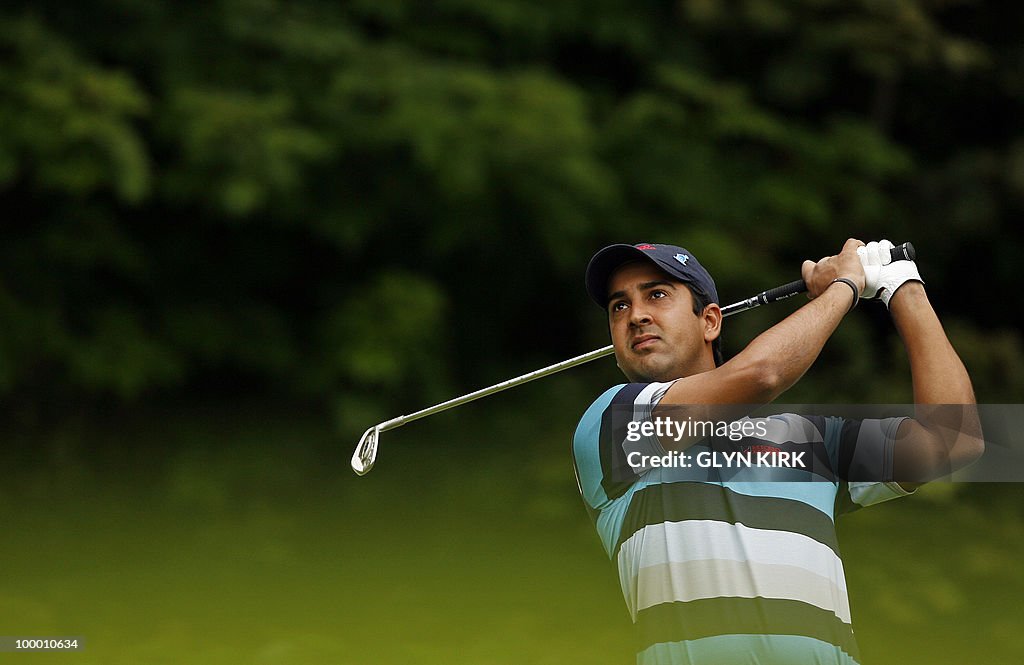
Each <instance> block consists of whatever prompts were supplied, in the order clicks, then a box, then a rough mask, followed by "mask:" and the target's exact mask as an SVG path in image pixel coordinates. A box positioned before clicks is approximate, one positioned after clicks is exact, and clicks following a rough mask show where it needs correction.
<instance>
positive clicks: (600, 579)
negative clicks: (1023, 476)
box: [0, 405, 1024, 665]
mask: <svg viewBox="0 0 1024 665" xmlns="http://www.w3.org/2000/svg"><path fill="white" fill-rule="evenodd" d="M489 408H490V410H488V408H483V407H481V408H479V409H477V411H476V412H475V414H470V415H472V417H474V418H477V419H478V420H473V421H467V420H466V418H467V417H470V416H469V415H464V416H461V417H459V416H452V417H439V418H437V419H436V422H433V423H430V422H427V421H424V422H423V423H422V424H420V423H418V424H417V425H415V426H411V427H409V428H407V429H406V430H402V431H400V432H392V433H388V434H387V435H386V437H387V438H386V439H385V441H384V444H383V446H382V449H381V455H380V459H379V460H378V468H377V469H375V470H374V472H373V473H372V474H370V475H368V476H366V477H364V478H357V477H355V476H354V475H352V474H351V472H350V471H349V469H348V467H347V460H348V456H349V455H350V454H351V449H352V446H353V445H354V442H355V441H354V439H353V440H351V441H349V440H347V439H342V440H338V438H337V437H335V436H333V435H332V434H331V433H330V432H329V431H328V430H327V429H326V428H325V427H324V425H323V423H322V422H320V421H318V420H316V419H314V418H304V417H300V416H288V415H277V416H268V415H267V414H266V412H251V411H236V412H232V413H230V415H226V414H225V413H219V412H217V411H215V410H214V411H206V412H202V413H195V412H193V413H184V412H183V413H178V414H171V415H170V416H167V417H162V418H161V419H160V420H159V424H157V421H156V420H154V418H153V415H152V414H149V415H148V416H146V417H144V418H142V417H140V419H139V421H138V422H136V423H118V424H117V425H116V426H111V425H106V426H96V427H93V428H89V429H88V430H85V431H81V432H79V433H78V434H77V435H75V436H74V437H71V439H68V438H67V437H68V435H67V434H66V433H65V434H63V435H62V436H63V437H64V438H63V439H62V441H64V442H65V443H64V444H61V445H64V446H65V447H66V448H67V449H68V450H69V451H70V452H67V451H65V453H64V454H61V455H55V454H54V452H53V450H54V445H55V444H54V443H53V440H51V439H47V440H41V441H40V442H39V444H38V449H39V450H40V455H41V456H42V458H43V459H50V461H49V462H47V463H45V464H39V463H36V464H28V463H24V461H23V462H22V468H21V469H20V470H19V469H17V468H14V465H16V462H15V460H14V459H13V458H11V459H9V460H8V461H7V463H5V465H4V474H3V478H4V485H3V489H2V490H0V519H2V523H3V524H4V527H5V539H4V540H5V543H4V547H3V548H2V549H0V570H3V577H2V580H3V581H2V583H0V627H2V628H0V634H4V635H30V634H46V635H80V636H83V637H84V638H85V640H86V645H87V646H86V650H85V651H84V652H82V653H77V654H57V655H39V654H35V655H31V656H29V655H21V656H13V655H6V654H5V657H4V660H5V661H6V660H15V659H21V660H18V662H21V661H22V660H24V661H25V662H54V663H65V662H71V663H76V664H77V665H86V664H97V665H98V664H104V665H106V664H121V663H124V664H129V663H132V664H135V663H155V664H159V663H198V664H202V663H211V664H212V663H254V664H259V665H262V664H268V665H269V664H275V665H276V664H281V665H284V664H290V663H294V664H299V663H311V664H312V663H341V664H348V663H352V664H360V665H363V664H380V665H387V664H391V663H395V664H398V663H401V664H403V665H405V664H409V663H424V664H432V663H472V664H474V665H477V664H479V665H489V664H494V665H498V664H512V663H516V664H518V663H540V664H543V663H551V664H555V663H559V664H561V663H628V662H632V659H633V656H632V644H631V634H630V631H629V625H628V617H627V614H626V611H625V606H624V604H623V602H622V599H621V597H620V595H619V591H618V583H617V580H616V577H615V572H614V569H613V567H612V565H611V564H610V563H609V562H608V561H607V559H606V558H605V557H604V555H603V553H602V551H601V548H600V546H599V544H598V540H597V536H596V534H595V533H594V532H593V529H592V528H591V526H590V524H589V521H588V519H587V517H586V515H585V513H584V511H583V509H582V505H581V504H580V503H579V500H578V498H577V496H576V488H575V482H574V480H573V478H572V471H571V465H570V462H569V459H568V457H567V456H568V438H567V437H568V433H569V432H570V431H571V428H572V423H569V424H568V425H566V424H565V422H563V421H561V420H560V419H559V418H554V419H553V420H552V421H551V422H548V424H547V426H546V428H545V431H535V430H527V429H526V427H525V425H523V424H521V423H518V421H517V419H516V417H515V412H514V411H511V412H510V411H501V412H499V411H497V410H496V409H497V406H496V405H492V406H490V407H489ZM485 422H486V423H492V424H494V425H495V427H494V429H493V430H490V435H489V436H488V437H481V438H480V439H478V440H472V441H467V440H466V437H461V438H460V439H459V440H458V441H452V440H450V437H451V436H452V432H453V431H476V432H481V433H482V432H484V430H483V429H481V428H480V426H481V424H482V423H485ZM76 437H77V438H76ZM69 441H70V442H69ZM516 442H518V443H516ZM58 448H60V446H58ZM54 458H59V459H62V460H63V461H62V462H60V463H57V462H55V461H53V459H54ZM958 491H959V492H961V494H957V493H956V492H958ZM971 491H978V492H981V491H984V492H985V493H987V495H988V497H989V500H990V501H991V503H990V504H987V503H985V502H984V501H981V500H978V499H977V498H976V497H975V498H973V499H972V498H971V497H970V496H968V497H966V498H965V497H964V496H963V494H962V493H963V492H968V493H970V492H971ZM923 494H924V495H923V496H920V497H915V498H913V499H909V500H907V499H904V500H901V501H899V502H894V503H892V504H888V505H883V506H878V507H875V508H872V509H868V510H863V511H860V512H859V513H857V514H855V515H852V516H850V517H847V518H846V519H845V524H843V527H842V530H841V533H840V536H841V544H842V548H843V551H844V554H845V557H846V562H847V574H848V578H849V584H850V588H851V596H852V602H853V611H854V625H855V628H856V630H857V634H858V639H859V641H860V644H861V648H862V651H863V653H864V656H865V662H866V663H867V664H868V665H886V664H889V663H892V664H896V663H899V664H901V665H907V664H913V663H929V664H934V663H963V662H985V663H1008V664H1009V663H1017V662H1019V655H1020V654H1021V653H1024V638H1022V633H1024V630H1021V629H1022V628H1024V621H1022V618H1024V617H1022V611H1021V610H1020V609H1019V602H1018V599H1019V597H1020V596H1021V592H1022V591H1024V579H1022V572H1021V566H1020V564H1019V552H1021V551H1022V549H1024V547H1022V546H1024V526H1022V521H1021V510H1022V509H1021V505H1022V500H1021V492H1020V491H1019V489H1018V487H1017V486H1011V485H1006V486H1001V487H994V488H993V487H989V488H977V489H976V488H969V487H968V488H962V489H958V488H954V487H951V486H945V487H942V486H936V487H935V488H926V491H924V492H923Z"/></svg>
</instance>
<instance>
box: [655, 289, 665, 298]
mask: <svg viewBox="0 0 1024 665" xmlns="http://www.w3.org/2000/svg"><path fill="white" fill-rule="evenodd" d="M667 295H668V293H666V292H665V291H661V290H658V291H651V297H652V298H662V297H664V296H667Z"/></svg>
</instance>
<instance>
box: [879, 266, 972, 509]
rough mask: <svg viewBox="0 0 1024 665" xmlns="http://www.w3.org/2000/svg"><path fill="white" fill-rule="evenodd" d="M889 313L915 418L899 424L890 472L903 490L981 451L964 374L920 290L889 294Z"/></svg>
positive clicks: (907, 287)
mask: <svg viewBox="0 0 1024 665" xmlns="http://www.w3.org/2000/svg"><path fill="white" fill-rule="evenodd" d="M889 312H890V314H891V315H892V319H893V323H894V324H895V326H896V330H897V331H898V332H899V334H900V337H901V338H903V344H904V345H905V346H906V349H907V355H908V356H909V358H910V374H911V377H912V380H913V384H914V404H916V405H917V406H916V409H915V416H914V418H913V419H908V420H905V421H904V422H903V424H902V425H900V429H899V432H898V434H897V442H896V448H895V453H894V455H895V459H894V472H895V476H896V479H897V480H901V479H913V480H914V481H921V482H900V485H901V486H902V487H903V488H904V489H908V490H909V489H913V488H915V487H918V486H919V485H921V484H922V483H923V482H924V481H927V480H932V479H934V478H937V477H940V476H943V475H946V474H948V473H950V472H952V471H955V470H956V469H959V468H961V467H964V466H966V465H968V464H970V463H971V462H973V461H975V460H976V459H978V458H979V457H981V454H982V453H983V452H984V450H985V442H984V440H983V439H982V435H981V424H980V422H979V420H978V411H977V408H976V405H975V399H974V390H973V389H972V388H971V379H970V377H969V376H968V375H967V369H966V368H965V367H964V364H963V363H962V362H961V361H960V357H959V356H958V355H957V353H956V351H955V350H954V349H953V345H952V344H950V342H949V339H948V338H947V337H946V333H945V331H943V329H942V324H941V323H940V322H939V317H938V316H937V315H936V314H935V310H934V309H932V306H931V303H929V302H928V296H927V295H926V294H925V290H924V285H923V284H921V283H920V282H907V283H906V284H904V285H903V286H901V287H900V288H899V290H898V291H896V293H894V294H893V296H892V298H891V300H890V301H889Z"/></svg>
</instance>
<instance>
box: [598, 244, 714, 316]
mask: <svg viewBox="0 0 1024 665" xmlns="http://www.w3.org/2000/svg"><path fill="white" fill-rule="evenodd" d="M630 261H650V262H651V263H653V264H654V265H655V266H656V267H658V268H660V269H661V270H663V271H665V272H666V273H668V274H669V275H671V276H672V277H675V278H676V279H678V280H679V281H681V282H684V283H686V284H689V285H690V287H691V288H693V289H694V290H695V291H696V292H698V293H700V294H701V295H702V296H704V298H705V299H706V300H707V301H708V302H709V303H712V302H713V303H718V289H716V288H715V280H713V279H711V275H710V274H709V273H708V271H707V270H705V269H704V266H702V265H701V264H700V263H698V262H697V259H696V258H695V257H694V256H693V254H691V253H690V252H689V251H687V250H685V249H683V248H682V247H676V246H675V245H657V244H654V243H649V242H642V243H640V244H638V245H609V246H607V247H605V248H604V249H602V250H601V251H599V252H598V253H597V254H594V257H593V258H592V259H590V264H589V265H588V266H587V276H586V282H587V293H589V294H590V297H591V298H593V300H594V302H596V303H597V304H598V305H600V306H601V307H606V306H607V305H608V280H609V278H611V276H612V273H613V272H615V271H616V270H618V268H619V267H620V266H621V265H623V264H624V263H629V262H630Z"/></svg>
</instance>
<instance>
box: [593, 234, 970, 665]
mask: <svg viewBox="0 0 1024 665" xmlns="http://www.w3.org/2000/svg"><path fill="white" fill-rule="evenodd" d="M891 247H892V244H891V243H889V242H888V241H881V242H877V243H875V242H873V243H870V244H868V245H864V243H862V242H860V241H858V240H854V239H850V240H848V241H847V242H846V243H845V245H844V246H843V248H842V251H841V252H840V253H839V254H837V255H836V256H830V257H827V258H824V259H822V260H820V261H817V262H813V261H805V262H804V264H803V267H802V276H803V278H804V280H805V282H806V283H807V288H808V295H809V297H810V298H811V300H810V301H809V302H808V303H807V304H805V305H804V306H802V307H801V308H800V309H798V310H797V311H795V312H794V313H793V314H791V315H790V316H789V317H787V318H786V319H785V320H783V321H782V322H781V323H779V324H777V325H775V326H774V327H772V328H770V329H769V330H767V331H765V332H764V333H762V334H761V335H760V336H758V337H757V338H756V339H754V340H753V341H752V342H751V343H750V344H749V345H748V346H747V347H746V348H745V349H743V350H742V351H741V352H739V353H738V354H736V355H735V356H734V357H733V358H731V359H730V360H729V361H728V362H723V358H722V354H721V349H720V336H721V332H722V312H721V309H720V307H719V298H718V293H717V290H716V288H715V283H714V281H713V280H712V278H711V275H710V274H708V272H707V271H706V270H705V269H704V268H703V267H702V266H701V265H700V263H699V262H698V260H697V258H696V257H695V256H694V255H693V254H692V253H691V252H689V251H687V250H686V249H683V248H681V247H675V246H670V245H659V244H639V245H612V246H610V247H606V248H604V249H602V250H601V251H599V252H598V253H597V254H596V255H594V257H593V258H592V259H591V261H590V264H589V266H588V267H587V272H586V285H587V290H588V292H589V294H590V296H591V297H592V298H593V299H594V301H595V302H597V304H598V305H600V306H601V307H603V308H605V310H606V312H607V315H608V325H609V329H610V331H611V337H612V342H613V344H614V347H615V357H616V360H617V362H618V365H619V367H620V368H621V370H622V372H623V373H624V374H625V375H626V378H627V379H628V380H629V383H627V384H623V385H618V386H615V387H613V388H611V389H609V390H607V391H606V392H605V393H604V394H602V395H601V396H600V397H598V398H597V400H596V401H595V402H594V403H593V404H592V405H591V406H590V408H589V409H587V411H586V413H585V414H584V415H583V418H582V419H581V420H580V423H579V426H578V428H577V430H576V433H575V436H574V440H573V456H574V463H575V468H576V474H577V479H578V481H579V486H580V492H581V494H582V497H583V500H584V502H585V504H586V506H587V509H588V512H589V513H590V515H591V517H592V518H593V521H594V524H595V526H596V527H597V531H598V533H599V535H600V538H601V541H602V543H603V545H604V547H605V550H606V552H607V554H608V556H609V557H610V558H611V559H612V560H613V561H614V562H615V563H616V565H617V568H618V574H619V580H620V584H621V586H622V593H623V597H624V598H625V601H626V605H627V608H628V610H629V612H630V615H631V616H632V619H633V623H634V624H635V628H636V633H637V639H638V647H637V648H638V653H637V663H641V664H647V663H666V664H668V663H671V664H673V665H682V664H691V663H692V664H694V665H734V664H740V663H749V664H751V665H754V664H757V665H775V664H778V665H798V664H801V663H814V664H817V665H824V664H832V663H836V664H844V665H850V664H856V663H857V662H858V650H857V645H856V642H855V640H854V635H853V628H852V621H851V617H850V606H849V599H848V594H847V589H846V580H845V574H844V571H843V561H842V557H841V554H840V551H839V547H838V545H837V542H836V532H835V517H836V516H837V515H838V514H840V513H843V512H849V511H850V510H855V509H857V508H860V507H863V506H869V505H872V504H876V503H879V502H882V501H887V500H889V499H894V498H897V497H902V496H906V495H907V494H910V493H912V492H913V491H914V490H915V489H916V487H917V486H918V485H919V484H920V483H921V482H923V481H926V480H929V479H933V478H936V477H939V476H942V475H945V474H947V473H949V472H950V471H951V470H955V469H957V468H960V467H962V466H965V465H967V464H969V463H971V462H972V461H974V460H975V459H977V458H978V457H979V456H980V455H981V453H982V451H983V448H984V444H983V442H982V439H981V436H980V427H979V425H978V422H977V415H976V409H974V394H973V391H972V388H971V382H970V378H969V377H968V375H967V371H966V370H965V368H964V366H963V363H961V361H960V358H959V357H958V356H957V354H956V352H955V351H954V349H953V347H952V346H951V344H950V343H949V340H948V339H947V338H946V335H945V333H944V332H943V329H942V326H941V325H940V323H939V320H938V317H937V316H936V314H935V312H934V310H933V309H932V307H931V305H930V304H929V301H928V298H927V295H926V293H925V289H924V284H923V283H922V281H921V277H920V274H919V273H918V269H917V266H916V265H915V264H914V263H913V262H911V261H893V262H890V260H889V254H888V250H889V249H890V248H891ZM862 297H864V298H877V299H880V300H881V301H882V302H883V303H884V304H885V305H886V306H887V307H888V310H889V314H890V316H891V318H892V321H893V324H894V325H895V327H896V330H897V331H898V332H899V334H900V336H901V338H902V339H903V343H904V345H905V347H906V351H907V354H908V356H909V359H910V370H911V375H912V379H913V388H914V402H915V404H916V405H917V407H916V409H915V417H914V418H885V419H865V420H848V419H843V418H839V417H826V416H802V415H797V414H783V415H776V416H768V417H764V418H755V417H752V416H751V417H745V416H744V417H743V418H742V420H744V423H743V424H744V426H745V429H743V430H736V431H733V430H722V429H716V430H713V431H714V434H713V435H712V436H708V435H707V434H708V431H710V430H705V431H696V430H695V429H693V428H691V429H686V427H685V426H688V425H692V424H694V422H697V423H704V422H706V423H712V427H714V425H713V423H714V422H715V418H716V417H719V416H720V414H721V413H722V412H723V409H724V408H726V407H721V406H715V405H731V406H729V407H728V408H729V409H730V410H731V411H730V413H732V415H734V416H735V415H736V414H735V413H734V412H735V411H740V412H742V413H741V414H740V415H743V414H745V413H746V412H748V411H749V410H750V409H751V408H753V407H748V408H747V409H746V411H744V410H743V408H742V407H740V406H737V405H763V404H767V403H769V402H772V401H773V400H775V399H776V398H777V397H778V396H779V395H781V394H782V393H784V392H785V391H786V389H787V388H789V387H790V386H792V385H793V384H794V383H796V381H798V380H799V379H800V377H801V376H802V375H803V373H804V372H805V371H807V369H808V368H809V367H810V366H811V364H812V363H813V362H814V360H815V358H817V357H818V354H819V353H820V351H821V349H822V347H823V346H824V344H825V342H826V340H828V338H829V336H830V335H831V334H832V332H833V331H834V330H835V329H836V327H837V326H838V325H839V324H840V322H841V321H842V319H843V317H844V316H846V315H847V314H848V312H850V311H851V310H852V309H853V308H854V307H855V306H856V304H857V303H858V301H859V300H860V299H861V298H862ZM926 405H959V406H952V407H948V408H947V407H938V406H932V407H929V406H926ZM694 416H696V417H697V419H696V421H694ZM670 420H671V421H674V422H675V424H674V426H672V427H668V426H666V427H662V425H665V424H666V423H667V422H669V421H670ZM645 422H646V425H644V423H645ZM723 422H724V421H723ZM731 422H739V421H738V420H737V421H731ZM655 423H658V428H657V430H656V429H655V427H654V425H655ZM720 426H724V425H720ZM747 426H749V427H747ZM733 434H737V436H733ZM739 437H742V438H739ZM801 452H802V453H804V454H799V453H801ZM752 453H759V454H760V455H761V458H760V459H762V461H763V460H764V459H768V460H778V459H785V460H787V461H793V460H798V461H799V464H798V465H797V468H793V467H792V466H790V465H789V464H784V465H779V466H777V467H773V466H772V465H771V464H768V465H759V464H752V463H751V462H750V460H751V459H754V457H753V455H752ZM767 453H771V454H767ZM775 453H777V454H775ZM783 453H788V454H787V455H785V456H783ZM730 455H731V457H730ZM723 458H724V459H725V460H726V461H727V462H736V461H737V460H740V461H741V462H743V463H739V462H737V463H735V464H732V463H719V464H717V465H713V462H714V461H716V460H717V461H718V462H721V461H722V459H723ZM698 460H703V461H704V463H703V464H701V463H698Z"/></svg>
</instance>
